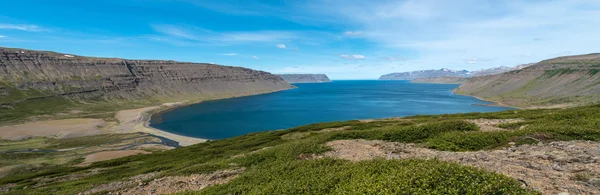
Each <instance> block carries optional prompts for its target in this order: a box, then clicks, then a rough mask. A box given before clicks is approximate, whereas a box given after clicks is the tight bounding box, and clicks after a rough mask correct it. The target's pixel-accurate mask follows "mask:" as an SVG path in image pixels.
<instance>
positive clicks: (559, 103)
mask: <svg viewBox="0 0 600 195" xmlns="http://www.w3.org/2000/svg"><path fill="white" fill-rule="evenodd" d="M455 92H456V93H459V94H465V95H471V96H476V97H479V98H482V99H485V100H490V101H494V102H499V103H501V104H505V105H510V106H515V107H522V108H540V107H566V106H576V105H586V104H595V103H600V54H588V55H580V56H568V57H560V58H555V59H550V60H545V61H542V62H539V63H537V64H535V65H532V66H529V67H527V68H524V69H521V70H516V71H511V72H506V73H503V74H496V75H489V76H483V77H474V78H470V79H469V80H468V81H467V82H465V83H464V84H463V85H461V86H460V87H459V88H457V89H456V90H455Z"/></svg>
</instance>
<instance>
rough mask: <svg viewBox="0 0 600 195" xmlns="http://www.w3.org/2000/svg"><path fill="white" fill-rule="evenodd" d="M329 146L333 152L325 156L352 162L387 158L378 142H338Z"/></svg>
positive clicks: (333, 142) (330, 143)
mask: <svg viewBox="0 0 600 195" xmlns="http://www.w3.org/2000/svg"><path fill="white" fill-rule="evenodd" d="M327 146H329V147H331V148H333V150H331V151H328V152H326V153H325V156H330V157H336V158H341V159H346V160H351V161H360V160H366V159H373V158H377V157H385V153H384V151H383V150H382V149H381V145H380V144H379V143H378V142H376V141H366V140H336V141H331V142H328V143H327Z"/></svg>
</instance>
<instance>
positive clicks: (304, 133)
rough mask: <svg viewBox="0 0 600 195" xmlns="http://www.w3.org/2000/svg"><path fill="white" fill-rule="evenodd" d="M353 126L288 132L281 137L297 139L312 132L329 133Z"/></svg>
mask: <svg viewBox="0 0 600 195" xmlns="http://www.w3.org/2000/svg"><path fill="white" fill-rule="evenodd" d="M351 128H352V126H344V127H337V128H327V129H322V130H319V131H311V132H294V133H288V134H285V135H282V136H281V139H284V140H296V139H302V138H305V137H306V136H309V135H310V134H311V133H328V132H336V131H345V130H348V129H351Z"/></svg>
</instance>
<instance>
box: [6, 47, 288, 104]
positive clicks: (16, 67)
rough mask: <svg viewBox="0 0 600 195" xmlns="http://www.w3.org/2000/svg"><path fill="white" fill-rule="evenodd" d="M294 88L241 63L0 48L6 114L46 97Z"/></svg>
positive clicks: (213, 95)
mask: <svg viewBox="0 0 600 195" xmlns="http://www.w3.org/2000/svg"><path fill="white" fill-rule="evenodd" d="M291 87H292V86H291V85H289V84H288V83H286V82H285V81H284V80H283V79H281V78H280V77H278V76H275V75H273V74H270V73H267V72H262V71H256V70H251V69H247V68H241V67H229V66H220V65H212V64H200V63H186V62H176V61H163V60H127V59H118V58H94V57H83V56H76V55H70V54H61V53H55V52H46V51H31V50H23V49H11V48H0V116H2V112H3V110H6V109H11V108H14V109H15V110H16V108H15V107H18V106H19V105H23V104H27V102H28V101H33V100H36V101H39V100H40V99H45V98H51V99H56V98H60V99H66V100H68V101H70V102H82V101H83V102H85V101H91V100H99V101H121V100H140V99H145V98H174V97H182V96H191V97H199V98H201V97H206V98H218V97H231V96H240V95H250V94H258V93H266V92H273V91H279V90H284V89H289V88H291Z"/></svg>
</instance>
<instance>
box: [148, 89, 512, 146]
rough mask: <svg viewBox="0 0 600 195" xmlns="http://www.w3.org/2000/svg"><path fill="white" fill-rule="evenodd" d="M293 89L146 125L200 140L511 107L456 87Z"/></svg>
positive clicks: (209, 104)
mask: <svg viewBox="0 0 600 195" xmlns="http://www.w3.org/2000/svg"><path fill="white" fill-rule="evenodd" d="M294 85H295V86H297V88H295V89H290V90H287V91H281V92H275V93H270V94H262V95H255V96H247V97H239V98H231V99H222V100H213V101H205V102H202V103H199V104H194V105H189V106H185V107H181V108H177V109H173V110H169V111H167V112H163V113H160V114H158V115H154V116H152V119H151V121H150V126H151V127H154V128H157V129H161V130H163V131H167V132H171V133H175V134H179V135H184V136H190V137H197V138H205V139H213V140H215V139H224V138H229V137H234V136H239V135H243V134H248V133H252V132H260V131H268V130H279V129H286V128H291V127H295V126H300V125H307V124H311V123H318V122H330V121H346V120H355V119H378V118H391V117H403V116H411V115H428V114H452V113H468V112H496V111H503V110H509V109H511V108H505V107H496V106H481V105H483V104H489V102H485V101H481V100H478V99H476V98H473V97H469V96H461V95H455V94H454V93H452V90H453V89H454V88H456V87H458V85H450V84H416V83H410V82H408V81H379V80H364V81H333V82H331V83H306V84H294Z"/></svg>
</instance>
